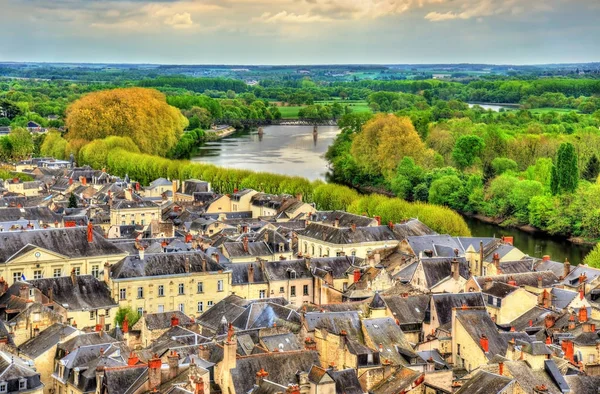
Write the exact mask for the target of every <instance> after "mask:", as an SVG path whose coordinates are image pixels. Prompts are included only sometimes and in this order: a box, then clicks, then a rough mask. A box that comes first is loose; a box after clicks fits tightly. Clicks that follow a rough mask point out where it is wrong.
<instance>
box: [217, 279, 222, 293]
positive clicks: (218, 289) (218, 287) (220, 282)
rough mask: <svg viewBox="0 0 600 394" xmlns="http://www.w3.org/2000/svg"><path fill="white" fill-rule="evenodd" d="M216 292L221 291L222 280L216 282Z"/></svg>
mask: <svg viewBox="0 0 600 394" xmlns="http://www.w3.org/2000/svg"><path fill="white" fill-rule="evenodd" d="M217 291H223V280H222V279H220V280H218V281H217Z"/></svg>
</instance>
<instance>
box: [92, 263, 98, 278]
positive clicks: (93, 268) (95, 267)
mask: <svg viewBox="0 0 600 394" xmlns="http://www.w3.org/2000/svg"><path fill="white" fill-rule="evenodd" d="M99 274H100V266H98V265H92V276H93V277H94V278H97V277H98V275H99Z"/></svg>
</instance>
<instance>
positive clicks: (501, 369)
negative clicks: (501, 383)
mask: <svg viewBox="0 0 600 394" xmlns="http://www.w3.org/2000/svg"><path fill="white" fill-rule="evenodd" d="M498 375H500V376H503V375H504V363H503V362H502V361H500V362H499V363H498Z"/></svg>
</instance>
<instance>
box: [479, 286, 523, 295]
mask: <svg viewBox="0 0 600 394" xmlns="http://www.w3.org/2000/svg"><path fill="white" fill-rule="evenodd" d="M518 289H519V287H516V286H511V285H508V284H506V283H502V282H492V283H491V285H490V286H489V287H487V288H486V287H484V288H483V289H482V290H481V292H482V293H483V294H486V295H491V296H494V297H497V298H504V297H506V296H508V295H509V294H511V293H513V292H514V291H517V290H518Z"/></svg>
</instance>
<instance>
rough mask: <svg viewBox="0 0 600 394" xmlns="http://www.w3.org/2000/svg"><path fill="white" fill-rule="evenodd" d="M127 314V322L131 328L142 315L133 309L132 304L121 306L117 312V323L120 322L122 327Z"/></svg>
mask: <svg viewBox="0 0 600 394" xmlns="http://www.w3.org/2000/svg"><path fill="white" fill-rule="evenodd" d="M125 316H127V322H128V324H129V327H130V328H131V327H133V325H134V324H135V323H137V321H138V320H139V319H140V317H141V316H140V314H139V313H137V312H135V311H134V310H133V309H131V307H130V306H125V307H119V309H117V313H115V325H117V324H118V325H119V326H120V327H123V320H125Z"/></svg>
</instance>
